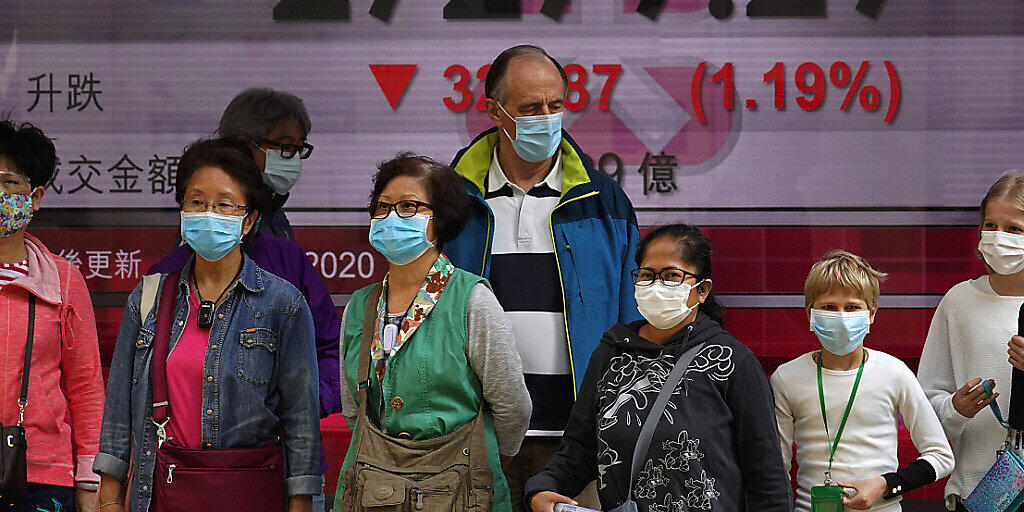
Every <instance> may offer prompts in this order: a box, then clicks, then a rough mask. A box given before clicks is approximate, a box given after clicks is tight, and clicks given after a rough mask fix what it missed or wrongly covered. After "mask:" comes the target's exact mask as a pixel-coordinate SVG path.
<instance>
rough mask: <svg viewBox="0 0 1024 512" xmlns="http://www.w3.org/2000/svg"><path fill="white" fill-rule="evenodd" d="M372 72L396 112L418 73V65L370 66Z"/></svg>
mask: <svg viewBox="0 0 1024 512" xmlns="http://www.w3.org/2000/svg"><path fill="white" fill-rule="evenodd" d="M370 71H371V72H372V73H373V77H374V78H376V79H377V85H379V86H380V90H381V92H383V93H384V97H385V98H387V100H388V104H390V105H391V110H394V109H395V107H397V106H398V102H399V101H400V100H401V99H402V95H404V94H405V89H406V87H409V82H410V81H411V80H412V75H413V74H414V73H416V64H370Z"/></svg>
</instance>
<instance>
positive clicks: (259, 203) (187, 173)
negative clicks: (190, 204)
mask: <svg viewBox="0 0 1024 512" xmlns="http://www.w3.org/2000/svg"><path fill="white" fill-rule="evenodd" d="M207 166H210V167H216V168H218V169H220V170H222V171H224V172H226V173H227V174H228V176H231V179H233V180H235V182H236V183H238V185H239V187H241V189H242V194H244V195H245V204H246V206H248V207H249V213H250V214H252V213H253V212H255V213H256V214H257V215H259V214H260V213H261V212H264V211H266V210H267V208H268V207H269V206H270V197H271V194H270V189H269V188H267V185H266V184H265V183H263V176H262V173H260V170H259V168H257V167H256V161H255V160H253V157H252V153H250V152H249V147H248V143H247V142H245V141H242V140H239V139H236V138H233V137H221V138H219V139H206V140H199V141H196V142H193V143H192V144H191V145H189V146H188V147H187V148H185V152H184V153H182V155H181V160H179V161H178V175H177V179H176V183H175V189H174V200H175V201H177V202H178V206H181V205H182V203H183V202H184V200H185V190H186V189H187V188H188V182H189V181H190V180H191V178H192V174H193V173H195V172H196V171H198V170H199V169H202V168H203V167H207ZM257 228H258V225H257V224H253V227H252V229H251V230H250V231H249V234H248V235H246V236H245V237H244V238H243V240H242V241H243V242H248V241H249V240H251V239H252V237H254V236H255V234H256V231H257Z"/></svg>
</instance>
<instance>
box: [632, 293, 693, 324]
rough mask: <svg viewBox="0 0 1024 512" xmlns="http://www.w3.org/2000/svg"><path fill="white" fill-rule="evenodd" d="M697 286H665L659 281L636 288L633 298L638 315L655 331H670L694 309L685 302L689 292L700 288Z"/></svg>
mask: <svg viewBox="0 0 1024 512" xmlns="http://www.w3.org/2000/svg"><path fill="white" fill-rule="evenodd" d="M703 282H704V281H701V282H700V283H697V284H686V283H683V284H680V285H679V286H666V285H665V284H664V283H662V282H661V281H655V282H654V283H652V284H651V285H649V286H636V287H634V290H633V296H634V297H636V305H637V308H638V309H639V310H640V314H641V315H643V317H644V318H645V319H647V321H648V322H650V324H651V325H652V326H654V328H656V329H671V328H673V327H675V326H677V325H679V323H680V322H682V321H683V320H684V319H685V318H686V317H688V316H690V313H692V312H693V310H694V309H696V307H697V305H698V304H700V303H699V302H698V303H695V304H694V305H693V306H687V305H686V301H687V300H688V299H689V298H690V290H692V289H694V288H696V287H697V286H700V284H701V283H703Z"/></svg>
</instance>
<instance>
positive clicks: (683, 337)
mask: <svg viewBox="0 0 1024 512" xmlns="http://www.w3.org/2000/svg"><path fill="white" fill-rule="evenodd" d="M637 264H638V266H639V267H640V268H638V269H637V270H636V271H634V274H633V277H634V282H635V284H636V298H637V304H638V306H639V309H640V313H641V314H642V315H643V316H644V318H645V320H639V321H636V322H633V323H631V324H628V325H622V324H619V325H616V326H614V327H612V328H611V329H609V330H608V331H606V332H605V333H604V336H603V337H602V339H601V344H600V345H598V347H597V349H595V350H594V353H593V355H591V358H590V365H589V366H588V367H587V372H586V374H585V376H584V377H583V385H582V387H581V389H580V391H579V394H578V397H577V401H576V404H575V405H574V406H573V409H572V415H571V417H570V419H569V424H568V425H567V426H566V428H565V434H564V436H563V437H562V445H561V447H560V448H559V450H558V453H556V454H555V456H554V458H553V459H552V460H551V462H550V463H548V465H547V467H546V468H544V471H542V472H541V473H540V474H539V475H537V476H535V477H533V478H532V479H530V481H529V482H528V484H527V488H526V492H527V495H528V496H529V497H530V505H531V507H532V508H533V511H534V512H552V509H553V507H554V505H555V504H557V503H569V504H573V503H574V502H573V500H572V499H570V498H567V497H566V496H576V495H578V494H579V493H580V492H581V491H582V490H583V488H584V487H585V486H586V485H587V483H589V482H590V481H592V480H594V479H595V478H596V479H597V482H598V494H599V496H600V498H601V504H602V506H603V507H604V509H605V510H611V509H613V508H616V507H619V506H621V505H622V504H623V503H624V502H625V501H626V500H627V498H630V496H628V494H629V492H630V491H629V487H630V486H629V480H630V474H631V465H632V460H633V452H634V451H635V448H636V445H637V438H638V436H639V434H640V430H641V427H642V426H643V424H644V420H645V419H646V418H647V415H648V413H649V412H650V411H651V409H652V406H653V404H654V402H655V399H656V397H657V396H658V392H659V391H660V390H661V388H662V385H663V384H664V383H665V381H666V379H667V378H668V376H669V373H670V372H671V370H672V367H673V366H674V364H675V363H676V360H677V359H678V358H679V357H680V356H682V355H683V354H685V353H686V352H687V351H689V350H690V349H691V348H694V347H698V346H700V348H699V349H697V350H696V351H695V352H692V353H691V355H692V354H695V356H694V357H693V360H692V362H691V363H689V365H688V366H686V371H685V373H684V374H683V378H682V382H680V384H679V385H678V386H676V388H675V391H674V393H673V394H672V395H671V397H670V399H669V401H668V404H667V406H666V407H665V409H664V412H663V413H662V415H661V417H660V418H658V423H657V427H656V428H655V430H654V433H653V437H652V438H651V442H650V445H649V446H650V447H649V449H648V450H647V453H646V454H640V455H641V456H642V459H641V460H643V464H641V465H640V467H639V471H638V473H637V475H636V478H635V479H634V481H633V489H632V496H631V498H632V500H633V501H635V502H636V505H637V509H638V510H639V512H698V511H700V512H703V511H713V512H741V511H754V510H756V511H758V512H790V511H791V510H792V509H793V504H792V494H793V493H792V489H791V487H790V485H789V479H788V476H787V475H786V472H785V470H784V469H783V464H782V456H781V454H780V452H779V436H778V430H777V426H776V423H775V403H774V400H773V398H772V391H771V388H770V387H769V385H768V379H767V377H766V376H765V372H764V369H763V368H762V367H761V364H760V363H759V362H758V360H757V358H756V357H755V356H754V354H753V352H751V351H750V349H748V348H747V347H746V346H744V345H743V344H742V343H740V342H739V341H737V340H736V339H735V338H733V337H732V336H731V335H730V334H729V333H728V332H726V331H725V330H724V329H722V327H721V322H722V307H721V306H720V305H719V304H718V303H717V302H716V300H715V297H714V295H713V294H712V293H711V289H712V284H713V283H712V281H711V243H710V242H709V241H708V239H707V238H705V237H704V235H703V234H702V233H701V232H700V231H699V230H698V229H696V228H694V227H691V226H687V225H684V224H674V225H669V226H663V227H660V228H658V229H655V230H654V231H652V232H651V233H649V234H648V235H647V236H646V237H645V238H644V239H643V241H641V242H640V250H639V251H638V252H637Z"/></svg>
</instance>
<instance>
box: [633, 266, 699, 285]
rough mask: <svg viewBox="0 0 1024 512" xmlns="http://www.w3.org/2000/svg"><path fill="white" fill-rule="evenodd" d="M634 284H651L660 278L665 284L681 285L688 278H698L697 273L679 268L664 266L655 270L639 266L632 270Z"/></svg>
mask: <svg viewBox="0 0 1024 512" xmlns="http://www.w3.org/2000/svg"><path fill="white" fill-rule="evenodd" d="M632 275H633V284H635V285H637V286H650V285H652V284H654V281H655V280H660V281H661V283H662V284H664V285H665V286H680V285H682V284H683V281H686V278H688V277H692V278H693V279H694V281H696V280H697V274H694V273H692V272H687V271H685V270H681V269H678V268H672V267H669V268H663V269H661V271H659V272H655V271H654V270H651V269H649V268H638V269H636V270H634V271H633V272H632Z"/></svg>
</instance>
